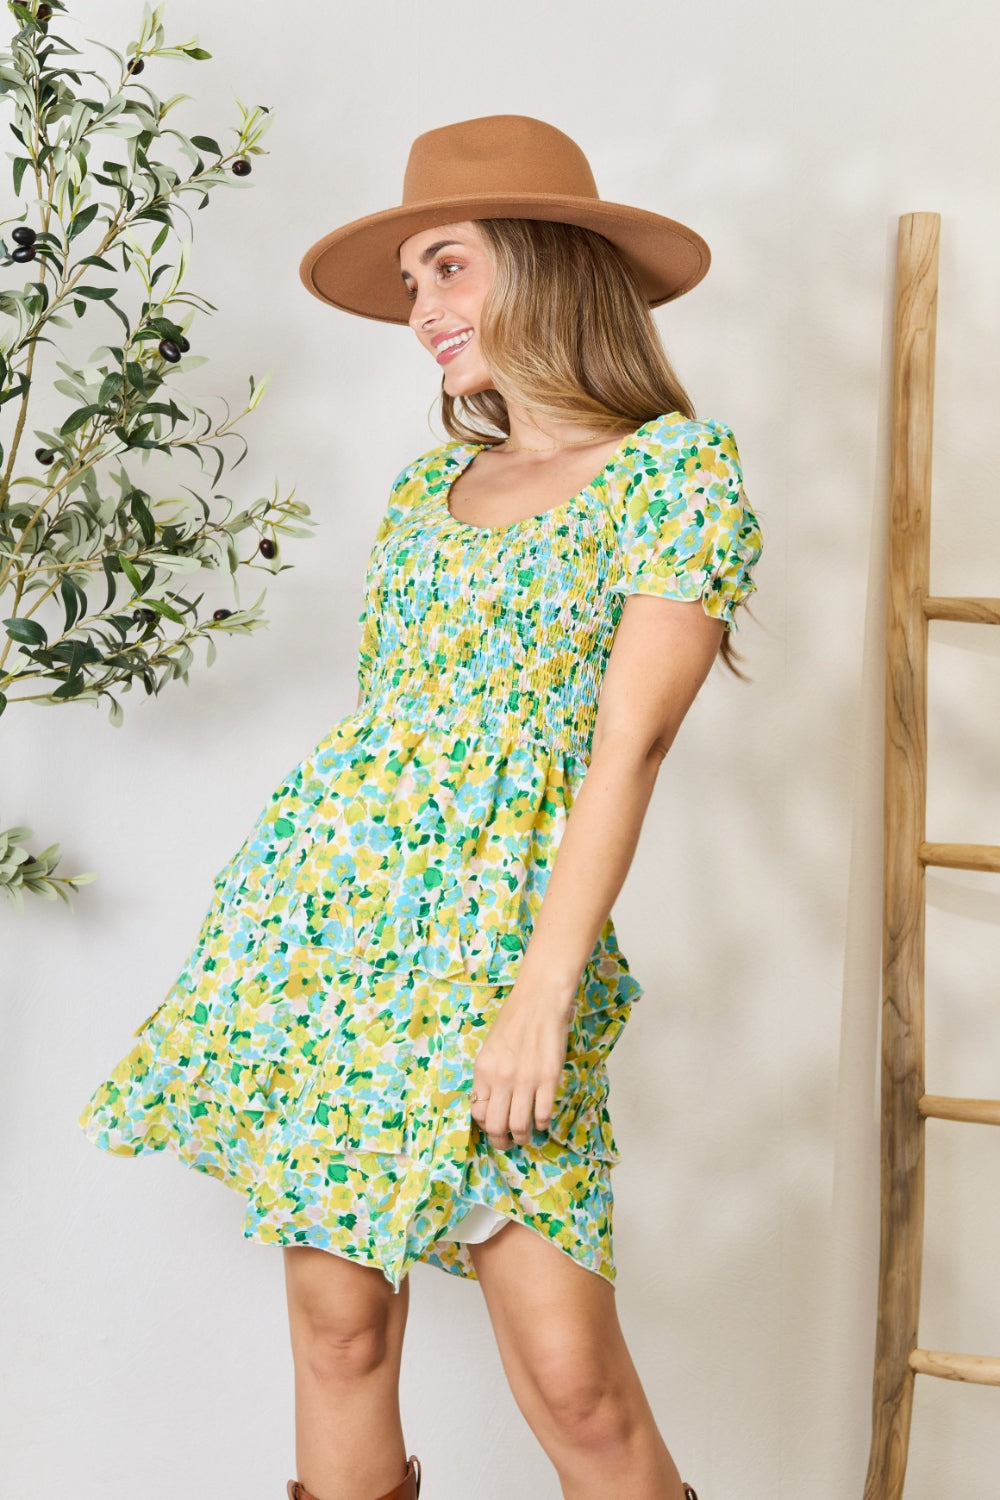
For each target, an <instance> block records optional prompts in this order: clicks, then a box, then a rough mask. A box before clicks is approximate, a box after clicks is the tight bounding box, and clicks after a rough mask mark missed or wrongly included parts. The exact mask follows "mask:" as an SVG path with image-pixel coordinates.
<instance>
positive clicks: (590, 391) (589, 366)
mask: <svg viewBox="0 0 1000 1500" xmlns="http://www.w3.org/2000/svg"><path fill="white" fill-rule="evenodd" d="M475 222H476V227H477V229H478V230H479V232H480V234H481V235H482V239H483V242H484V245H485V248H486V251H487V254H488V255H489V257H490V260H491V262H492V264H493V282H492V285H491V286H490V290H489V292H488V294H487V296H486V300H485V302H484V304H483V310H482V316H481V319H480V323H479V326H478V328H477V333H478V336H479V344H480V349H481V350H482V354H483V358H484V359H485V361H486V363H487V364H488V366H489V368H490V371H491V373H492V374H493V376H494V377H495V378H496V379H497V381H498V383H499V384H500V385H502V386H503V388H504V390H506V391H508V392H509V394H510V396H511V398H512V399H513V400H515V401H516V402H517V403H518V404H521V405H524V406H527V407H530V408H531V411H532V415H537V416H538V417H539V418H541V419H542V420H543V421H544V419H545V418H546V417H548V418H550V419H555V420H558V421H562V422H571V423H574V424H576V425H577V426H579V427H580V428H581V429H583V430H584V431H586V432H609V433H611V432H620V431H621V428H622V426H623V425H624V426H627V427H630V428H635V427H641V426H643V424H644V423H646V422H650V421H652V420H653V418H654V417H659V416H665V415H667V414H668V413H670V412H675V411H677V412H681V413H682V415H684V416H685V417H693V416H694V414H695V413H694V407H693V406H692V404H691V399H690V397H689V396H688V394H687V392H686V391H685V389H684V387H683V386H682V385H681V383H680V380H679V379H678V377H677V375H676V374H675V372H674V370H673V368H672V366H671V364H670V361H669V359H668V358H667V355H666V351H665V350H664V348H663V345H662V343H661V342H660V336H659V332H658V331H657V328H656V324H655V323H654V322H653V318H652V315H651V313H650V310H649V305H648V303H647V302H646V299H645V297H644V296H643V293H642V291H641V289H640V287H639V283H638V281H637V279H636V276H635V273H634V272H633V270H632V268H631V266H629V265H628V263H627V262H626V261H625V260H624V258H623V257H622V256H621V255H620V254H619V252H618V251H617V250H616V249H615V247H614V245H612V244H611V242H610V240H606V239H605V238H604V236H603V235H602V234H598V233H597V231H596V230H593V229H582V228H581V227H580V226H579V225H576V224H561V223H557V222H555V221H553V220H550V219H477V220H476V221H475ZM540 335H541V336H540ZM441 421H442V424H443V426H444V429H445V431H446V432H447V433H448V435H449V437H452V438H454V439H455V440H456V441H458V442H463V443H466V442H473V443H487V444H494V443H500V442H502V441H503V439H504V438H505V437H507V436H508V435H509V433H510V418H509V415H508V411H507V402H506V401H505V399H504V398H503V396H501V395H500V392H499V391H495V390H488V391H479V392H477V393H476V394H475V395H472V396H458V397H454V396H450V395H448V393H447V392H446V391H445V390H443V389H442V391H441ZM720 652H721V655H722V659H723V661H724V662H725V664H726V666H727V667H729V668H730V670H731V671H733V672H735V673H736V675H737V676H742V675H743V674H742V673H741V672H740V671H739V670H738V668H737V667H736V665H735V661H734V658H735V657H736V652H735V651H734V650H733V648H732V645H731V644H730V637H729V631H728V630H727V631H725V632H724V634H723V638H722V644H721V647H720Z"/></svg>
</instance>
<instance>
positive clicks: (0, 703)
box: [0, 693, 7, 714]
mask: <svg viewBox="0 0 1000 1500" xmlns="http://www.w3.org/2000/svg"><path fill="white" fill-rule="evenodd" d="M6 707H7V699H6V696H5V695H4V694H3V693H0V714H2V713H3V711H4V709H5V708H6Z"/></svg>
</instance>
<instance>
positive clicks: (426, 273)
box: [399, 221, 493, 396]
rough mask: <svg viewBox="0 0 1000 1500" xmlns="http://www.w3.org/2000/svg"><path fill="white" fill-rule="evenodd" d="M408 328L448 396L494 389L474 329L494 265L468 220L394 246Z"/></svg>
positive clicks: (414, 235) (424, 232)
mask: <svg viewBox="0 0 1000 1500" xmlns="http://www.w3.org/2000/svg"><path fill="white" fill-rule="evenodd" d="M399 267H400V271H401V273H402V277H403V285H404V286H405V287H406V290H407V292H408V294H409V296H410V300H411V302H412V307H411V310H410V327H411V328H412V329H413V331H414V333H415V334H416V335H417V338H418V339H419V340H420V342H421V343H422V344H423V346H424V348H425V349H427V350H428V351H429V353H430V354H432V355H433V357H434V358H435V359H436V361H437V363H438V364H439V365H440V366H441V369H442V371H443V374H444V389H445V391H446V392H447V393H448V395H449V396H472V395H475V393H476V392H477V391H488V390H492V389H493V381H492V378H491V376H490V372H489V370H488V369H487V368H486V365H485V363H484V361H483V357H482V355H481V353H480V350H479V340H478V338H477V336H476V335H477V330H478V328H479V318H480V314H481V312H482V307H483V303H484V302H485V300H486V294H487V292H488V291H489V289H490V283H491V281H492V280H493V266H492V262H491V261H490V258H489V256H488V254H487V251H486V247H485V245H484V244H483V239H482V236H481V235H480V233H479V230H478V229H477V228H476V226H475V224H473V223H472V222H471V221H470V222H466V223H463V224H442V225H440V226H439V227H438V228H437V229H422V230H421V231H420V233H419V234H413V235H411V236H410V238H409V239H408V240H404V241H403V243H402V245H401V246H400V247H399Z"/></svg>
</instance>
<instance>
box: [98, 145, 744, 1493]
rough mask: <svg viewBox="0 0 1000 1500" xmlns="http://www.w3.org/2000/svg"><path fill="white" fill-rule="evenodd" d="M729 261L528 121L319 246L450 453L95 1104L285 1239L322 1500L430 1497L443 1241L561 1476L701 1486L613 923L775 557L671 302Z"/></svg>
mask: <svg viewBox="0 0 1000 1500" xmlns="http://www.w3.org/2000/svg"><path fill="white" fill-rule="evenodd" d="M707 266H708V251H707V247H706V246H705V245H704V242H703V241H702V240H701V239H700V238H699V236H697V235H696V234H694V232H693V231H691V230H689V229H687V228H685V227H684V226H683V225H679V224H677V223H675V222H674V221H673V220H669V219H665V218H663V217H662V216H659V215H655V214H650V213H646V212H645V211H643V210H639V209H633V208H628V207H625V206H623V205H618V204H613V203H609V202H607V201H606V200H604V199H601V198H600V197H599V196H598V194H597V189H596V186H595V185H594V182H593V177H592V175H591V173H590V168H589V165H588V164H587V161H586V158H585V157H584V156H583V153H582V152H581V151H580V149H579V147H577V146H576V145H575V143H574V142H572V141H571V140H570V139H569V138H568V137H567V136H565V135H563V134H562V132H560V131H558V130H555V129H554V128H553V127H552V126H549V125H546V124H544V123H542V122H541V121H538V120H531V119H527V118H524V117H521V116H507V115H504V116H495V117H491V118H489V119H485V120H473V121H466V122H464V123H463V124H460V125H453V126H447V127H444V128H443V129H441V130H437V131H431V132H430V133H429V134H428V135H425V136H422V137H420V138H419V139H418V140H417V141H416V142H415V143H414V146H413V148H412V150H411V154H410V163H409V166H408V168H407V174H406V184H405V188H404V202H403V204H402V205H400V207H398V208H395V209H389V210H385V211H383V212H382V213H379V214H374V215H371V216H369V217H368V218H366V219H362V220H358V221H356V222H355V223H353V224H348V225H346V226H344V227H342V228H340V229H337V230H334V231H333V232H332V233H331V234H329V235H327V236H326V237H325V238H324V239H322V240H320V241H319V242H318V243H317V244H316V245H314V246H313V247H312V248H311V249H310V251H309V252H308V253H307V255H306V256H305V258H304V260H303V262H302V267H301V274H302V278H303V280H304V281H305V283H306V285H307V286H308V287H309V288H310V290H312V291H313V292H314V293H315V294H316V295H317V296H318V297H320V298H321V299H322V300H324V301H325V302H328V303H330V304H332V305H334V306H337V307H340V308H344V309H346V310H348V311H350V312H353V313H356V314H359V315H361V316H365V317H371V318H378V319H382V320H384V321H388V322H395V323H400V324H407V323H408V324H409V327H410V328H411V330H412V331H413V333H414V334H415V335H416V337H417V338H418V339H419V340H420V342H421V344H422V345H423V347H424V348H426V350H427V352H428V354H429V355H430V357H431V358H433V359H434V361H435V362H436V364H437V365H438V366H439V367H440V370H441V381H442V392H441V394H442V419H443V421H444V425H445V428H446V431H447V432H448V434H449V436H450V439H451V441H449V442H447V443H445V444H443V445H442V446H439V447H436V448H433V449H432V450H430V451H429V452H427V453H425V454H423V455H422V456H420V457H419V458H417V459H416V460H415V461H414V462H413V463H411V464H409V465H408V466H407V467H406V468H405V469H404V470H403V471H402V473H400V474H399V475H398V476H397V477H396V479H395V481H394V483H393V484H392V487H391V491H390V494H389V500H388V505H387V507H386V510H385V512H384V514H383V516H382V519H381V521H380V523H379V525H378V528H377V530H376V532H375V536H374V541H373V546H372V550H371V554H370V558H369V562H368V567H367V570H366V575H365V581H364V608H363V611H362V616H361V620H360V622H359V623H360V624H361V626H362V632H361V641H360V653H359V663H358V678H359V687H360V697H359V701H358V706H357V710H356V712H355V713H353V714H352V715H350V716H349V717H348V718H345V719H343V720H341V721H339V722H338V723H336V724H335V725H334V726H333V728H332V729H331V730H330V732H329V733H328V734H327V735H326V736H324V738H323V740H322V741H321V742H320V744H319V745H318V746H317V747H316V748H315V750H313V752H312V753H311V754H310V755H308V756H307V757H306V758H305V759H304V760H303V761H301V762H300V763H299V764H298V765H297V766H295V767H294V768H293V769H292V770H291V772H290V773H289V775H288V776H287V777H286V778H285V780H284V781H283V783H282V784H281V785H280V786H279V787H278V788H277V789H276V790H275V792H274V793H273V795H272V796H271V798H270V800H269V802H268V803H267V804H266V806H265V807H264V809H263V810H262V812H261V814H260V817H259V818H258V820H257V822H256V824H255V826H254V827H253V829H252V830H251V831H250V833H249V834H248V836H247V838H246V840H245V841H244V843H243V845H242V847H241V848H240V849H239V850H237V852H236V853H235V854H234V855H233V858H232V859H231V860H230V861H229V862H228V864H227V865H226V866H225V867H224V869H223V870H221V871H220V872H219V874H218V876H217V878H216V881H215V888H214V892H213V899H212V903H211V906H210V908H209V910H208V912H207V914H206V916H205V919H204V922H203V925H202V929H201V931H200V933H199V935H198V938H197V941H196V943H195V946H194V949H193V951H192V953H191V955H190V956H189V958H188V961H187V963H186V965H185V967H184V969H183V971H182V974H181V976H180V978H179V979H178V981H177V984H176V985H175V987H174V989H173V990H172V991H171V993H170V995H169V996H168V997H167V999H166V1000H165V1001H164V1002H163V1003H162V1004H161V1005H160V1006H158V1007H157V1008H156V1010H155V1011H154V1012H153V1014H152V1015H151V1016H150V1017H149V1018H148V1020H147V1021H146V1022H144V1023H143V1025H142V1026H140V1027H139V1028H138V1031H137V1035H138V1038H139V1040H138V1044H137V1045H136V1046H135V1047H134V1049H133V1050H132V1052H130V1053H129V1054H128V1055H127V1056H126V1057H125V1058H123V1059H122V1061H121V1063H120V1064H119V1065H118V1067H117V1068H116V1069H115V1070H114V1071H113V1073H112V1075H111V1077H110V1078H109V1079H108V1080H106V1081H105V1082H104V1083H102V1084H101V1085H100V1086H99V1087H98V1088H97V1090H95V1093H94V1095H93V1097H92V1099H91V1101H90V1102H89V1104H88V1105H87V1108H86V1109H85V1111H84V1113H83V1115H82V1116H81V1123H82V1125H83V1126H84V1128H85V1130H86V1131H87V1132H88V1134H89V1135H90V1136H91V1138H92V1139H93V1140H94V1141H96V1143H97V1144H98V1145H100V1146H102V1147H104V1148H105V1149H107V1150H111V1151H116V1152H119V1153H122V1154H126V1155H136V1154H138V1153H139V1152H141V1151H144V1150H159V1149H162V1148H164V1147H167V1148H169V1149H171V1150H173V1151H174V1152H175V1153H176V1154H177V1155H178V1156H179V1157H180V1159H181V1160H183V1161H185V1162H187V1163H188V1164H189V1165H192V1166H194V1167H196V1168H198V1169H200V1170H202V1171H206V1172H210V1173H212V1174H213V1175H215V1176H217V1177H218V1178H220V1180H222V1181H224V1182H227V1183H229V1184H230V1185H231V1186H233V1187H236V1188H237V1189H239V1190H240V1191H241V1192H242V1193H243V1194H244V1195H245V1197H246V1199H247V1211H246V1219H245V1223H244V1233H245V1234H246V1235H247V1237H249V1238H253V1239H257V1240H260V1241H262V1242H264V1243H267V1244H280V1245H282V1246H284V1247H285V1275H286V1285H287V1296H288V1310H289V1321H290V1328H291V1336H292V1348H293V1354H294V1358H295V1395H296V1459H297V1465H298V1471H299V1476H300V1477H299V1478H298V1479H295V1480H290V1481H289V1484H288V1495H289V1497H290V1500H316V1497H317V1496H330V1497H332V1496H334V1495H351V1496H358V1497H363V1500H367V1497H371V1496H376V1495H380V1496H382V1497H383V1500H414V1497H415V1496H416V1495H417V1494H418V1492H419V1488H420V1466H419V1463H418V1462H417V1460H416V1459H415V1458H411V1459H409V1460H408V1459H407V1457H406V1448H405V1446H404V1443H403V1434H402V1428H401V1423H400V1414H399V1404H398V1378H399V1368H400V1358H401V1351H402V1343H403V1338H404V1330H405V1323H406V1309H407V1297H408V1286H409V1282H408V1272H409V1270H410V1269H411V1267H412V1266H413V1265H414V1264H415V1263H416V1262H418V1261H423V1262H425V1263H427V1264H430V1265H432V1266H436V1267H438V1268H440V1269H442V1270H444V1271H447V1272H451V1273H453V1274H457V1275H461V1276H466V1277H472V1278H478V1280H479V1281H480V1282H481V1284H482V1287H483V1291H484V1294H485V1297H486V1301H487V1306H488V1309H489V1313H490V1317H491V1319H492V1323H493V1327H494V1329H495V1332H496V1337H497V1341H498V1344H499V1347H500V1351H501V1354H502V1357H503V1364H504V1368H505V1370H506V1371H507V1374H508V1376H509V1378H510V1382H511V1386H512V1388H513V1391H514V1394H515V1396H516V1398H517V1401H518V1403H519V1405H520V1408H521V1410H522V1411H523V1412H524V1414H525V1416H526V1418H527V1420H528V1422H529V1423H530V1425H531V1427H532V1429H533V1431H534V1432H535V1434H536V1436H537V1437H538V1440H539V1441H540V1442H541V1443H542V1445H543V1446H544V1448H545V1450H546V1452H547V1453H548V1455H549V1457H550V1459H551V1461H552V1463H553V1465H554V1466H555V1469H556V1471H557V1473H558V1476H559V1480H560V1483H561V1485H562V1487H563V1493H564V1494H566V1495H567V1496H573V1497H574V1500H590V1497H594V1500H597V1497H598V1496H599V1497H601V1500H605V1497H606V1496H607V1495H609V1494H621V1495H628V1496H629V1500H682V1497H688V1500H696V1497H694V1491H693V1490H692V1489H691V1487H690V1486H688V1485H685V1484H683V1483H682V1481H681V1479H680V1476H679V1473H678V1470H677V1468H676V1466H675V1464H674V1462H673V1459H672V1458H671V1456H670V1454H669V1452H668V1450H667V1448H666V1446H665V1444H664V1441H663V1438H662V1437H661V1435H660V1433H659V1430H658V1428H657V1425H656V1422H655V1419H654V1417H653V1414H652V1412H651V1410H650V1408H649V1405H648V1402H647V1400H646V1397H645V1395H644V1393H643V1390H642V1386H641V1383H640V1380H639V1376H638V1374H637V1372H636V1370H635V1367H634V1365H633V1363H632V1360H631V1357H630V1355H629V1353H628V1350H627V1348H626V1346H625V1343H624V1340H623V1338H622V1334H621V1330H620V1328H619V1325H618V1320H617V1315H616V1312H615V1303H614V1296H613V1283H614V1277H615V1265H614V1254H613V1246H612V1234H611V1214H612V1191H611V1182H610V1172H611V1168H612V1166H613V1164H614V1163H615V1161H616V1160H617V1157H618V1150H617V1146H616V1143H615V1139H614V1134H613V1131H612V1126H611V1119H610V1115H609V1112H608V1074H607V1066H606V1065H607V1060H608V1056H609V1054H610V1052H611V1050H612V1048H613V1047H614V1045H615V1042H616V1041H617V1039H618V1037H619V1036H620V1034H621V1032H622V1029H623V1027H624V1026H625V1024H626V1022H627V1020H628V1016H629V1013H630V1010H631V1006H632V1004H633V1003H634V1002H635V1001H637V1000H638V999H639V998H640V996H641V995H642V993H643V986H642V985H641V984H640V982H639V981H638V980H637V979H636V978H635V976H634V975H633V974H632V973H631V970H630V968H629V964H628V962H627V960H626V958H625V955H624V954H623V953H622V952H621V950H620V948H619V945H618V942H617V938H616V934H615V929H614V924H613V922H612V919H611V908H612V905H613V903H614V900H615V898H616V897H617V895H618V893H619V891H620V889H621V886H622V884H623V882H624V879H625V876H626V874H627V872H628V869H629V866H630V863H631V860H632V857H633V854H634V851H635V847H636V843H637V840H638V837H639V833H640V829H641V826H642V822H643V818H644V815H645V811H646V808H647V805H648V802H649V799H650V796H651V794H652V790H653V786H654V784H655V780H656V776H657V773H658V770H659V766H660V764H661V763H662V760H663V757H664V756H665V755H666V753H667V751H668V750H669V748H670V745H671V743H672V741H673V739H674V736H675V734H676V733H677V730H678V728H679V726H680V724H681V721H682V720H683V718H684V716H685V714H686V713H687V710H688V708H689V706H690V704H691V702H692V701H693V699H694V697H695V695H696V694H697V692H698V689H699V687H700V686H701V684H702V682H703V681H704V679H705V677H706V675H707V673H708V672H709V670H710V669H711V666H712V664H713V662H714V661H715V660H716V659H717V657H718V656H719V654H720V648H722V649H723V650H725V649H727V648H728V642H729V637H730V632H731V631H732V630H733V629H734V627H735V624H736V615H737V611H738V609H739V606H740V605H741V604H742V603H743V602H744V600H745V599H746V598H747V596H748V595H749V594H750V592H751V591H752V589H753V587H754V584H753V581H752V576H751V575H752V570H753V567H754V564H755V562H756V560H757V557H758V555H759V552H760V546H761V541H760V532H759V528H758V526H757V522H756V520H755V518H754V516H753V513H752V511H751V510H750V508H749V506H748V504H747V501H746V497H745V495H744V492H743V484H742V472H741V467H740V461H739V455H738V452H737V449H736V444H735V440H734V438H733V434H732V432H731V431H730V429H729V428H728V427H727V426H726V425H725V424H724V423H722V422H719V421H699V420H697V419H696V418H695V416H694V414H693V411H692V410H691V406H690V403H689V401H688V398H687V396H686V395H685V393H684V391H683V388H682V387H681V385H680V383H679V381H678V380H677V377H676V376H675V375H674V373H673V371H672V370H671V368H670V365H669V363H668V361H667V359H666V356H665V354H664V352H663V349H662V347H661V345H660V343H659V338H658V335H657V333H656V329H655V327H654V325H653V322H652V319H651V317H650V311H649V309H650V307H651V306H655V305H656V304H657V303H659V302H664V301H668V300H669V299H670V298H672V297H676V296H679V295H680V294H681V293H682V292H684V291H686V290H688V289H689V288H690V287H691V286H693V285H694V284H695V282H696V281H698V280H699V279H700V278H701V276H702V275H704V272H705V270H706V269H707ZM401 1475H402V1476H403V1477H402V1478H400V1476H401Z"/></svg>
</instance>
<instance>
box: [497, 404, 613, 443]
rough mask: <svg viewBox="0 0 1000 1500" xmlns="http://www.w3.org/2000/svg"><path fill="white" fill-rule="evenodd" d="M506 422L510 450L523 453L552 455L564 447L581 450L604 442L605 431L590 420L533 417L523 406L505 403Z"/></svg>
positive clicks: (606, 436) (606, 433) (606, 432)
mask: <svg viewBox="0 0 1000 1500" xmlns="http://www.w3.org/2000/svg"><path fill="white" fill-rule="evenodd" d="M507 416H508V419H509V422H510V447H511V448H512V449H522V450H524V451H526V452H527V451H529V450H534V451H536V452H540V453H541V452H553V451H556V450H558V449H561V448H565V447H577V448H583V447H586V446H587V445H588V443H603V442H606V441H607V438H608V431H607V429H605V430H603V431H601V430H600V428H599V427H598V426H597V424H596V422H594V421H590V422H588V421H586V420H584V421H582V422H580V423H576V422H570V421H567V420H566V419H565V418H554V417H537V416H535V415H533V414H532V413H531V412H530V411H528V410H527V409H526V408H525V407H517V406H512V405H511V404H510V402H508V403H507Z"/></svg>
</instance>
